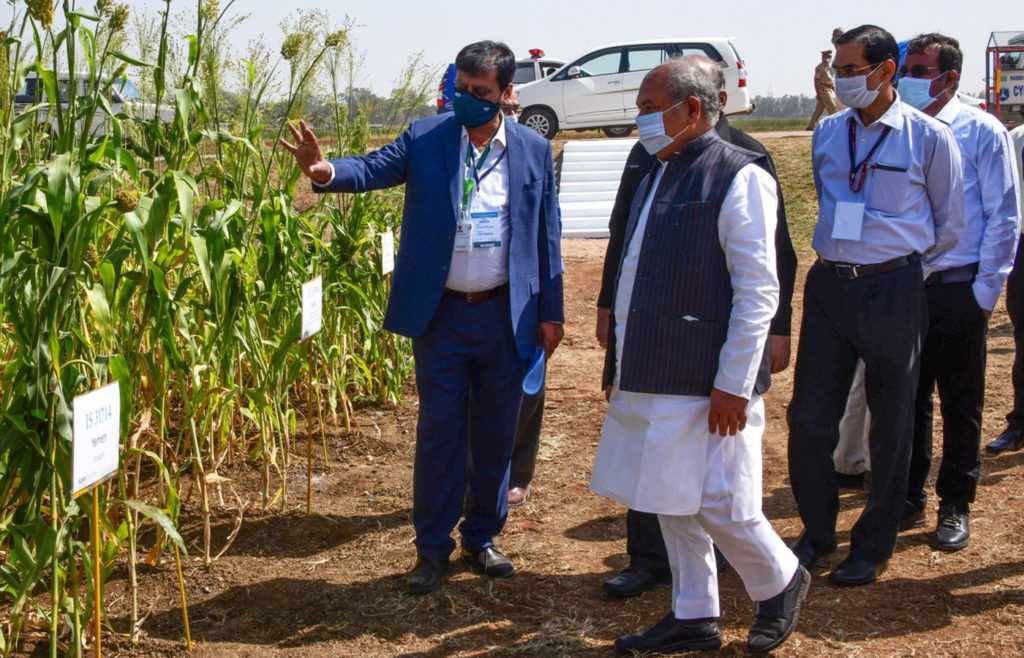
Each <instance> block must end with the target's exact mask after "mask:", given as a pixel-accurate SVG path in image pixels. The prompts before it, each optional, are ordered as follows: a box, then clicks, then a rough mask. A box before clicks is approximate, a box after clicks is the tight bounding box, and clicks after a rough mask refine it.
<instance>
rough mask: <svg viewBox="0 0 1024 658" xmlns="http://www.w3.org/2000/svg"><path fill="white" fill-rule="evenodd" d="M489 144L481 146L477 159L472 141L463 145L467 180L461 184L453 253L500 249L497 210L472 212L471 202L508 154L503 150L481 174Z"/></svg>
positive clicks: (489, 148) (489, 147) (488, 151)
mask: <svg viewBox="0 0 1024 658" xmlns="http://www.w3.org/2000/svg"><path fill="white" fill-rule="evenodd" d="M491 143H492V142H488V143H487V146H486V147H484V150H483V152H482V153H481V154H480V158H479V159H476V158H474V157H473V144H472V142H470V143H468V144H467V145H466V168H465V175H466V177H465V178H464V179H463V181H462V207H461V209H460V212H459V222H458V225H457V226H456V229H455V251H457V252H465V251H472V250H473V249H482V248H486V247H500V246H501V226H500V221H499V218H500V215H499V213H498V212H496V211H484V210H481V211H480V212H473V211H472V210H471V208H472V206H473V200H474V199H475V198H476V193H477V191H478V190H479V188H480V184H481V183H482V182H483V180H484V179H485V178H487V176H488V175H490V173H491V172H492V171H494V169H495V167H497V166H498V164H499V163H500V162H501V160H502V158H504V157H505V154H506V153H507V151H505V150H503V151H502V152H501V155H499V156H498V158H497V159H496V160H495V161H494V164H492V165H491V166H490V167H488V168H487V170H486V171H484V172H483V173H481V172H480V169H482V168H483V165H484V162H486V160H487V156H488V154H490V152H491Z"/></svg>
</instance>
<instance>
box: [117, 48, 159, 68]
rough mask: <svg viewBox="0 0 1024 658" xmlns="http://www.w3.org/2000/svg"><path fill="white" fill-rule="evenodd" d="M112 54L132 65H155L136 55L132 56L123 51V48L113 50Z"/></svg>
mask: <svg viewBox="0 0 1024 658" xmlns="http://www.w3.org/2000/svg"><path fill="white" fill-rule="evenodd" d="M110 54H111V55H113V56H114V57H116V58H118V59H119V60H121V61H122V62H124V63H126V64H131V65H132V66H145V67H150V66H153V64H150V63H149V62H144V61H142V60H141V59H137V58H135V57H132V56H131V55H129V54H128V53H126V52H124V51H121V50H111V51H110Z"/></svg>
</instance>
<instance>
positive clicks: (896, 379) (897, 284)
mask: <svg viewBox="0 0 1024 658" xmlns="http://www.w3.org/2000/svg"><path fill="white" fill-rule="evenodd" d="M926 324H927V308H926V302H925V293H924V282H923V281H922V276H921V265H920V263H912V264H910V265H907V266H904V267H901V268H899V269H896V270H891V271H889V272H882V273H878V274H870V275H867V276H862V277H858V278H855V279H841V278H839V277H838V276H837V275H836V274H835V273H834V272H833V271H831V270H829V269H826V268H825V267H824V266H822V265H820V264H815V265H814V266H813V267H812V268H811V270H810V272H809V273H808V275H807V284H806V286H805V287H804V315H803V322H802V325H801V328H800V347H799V351H798V353H797V359H796V372H795V382H794V386H793V400H792V402H791V403H790V406H789V412H788V420H789V477H790V482H791V484H792V488H793V495H794V497H795V498H796V503H797V508H798V510H799V512H800V518H801V520H802V521H803V524H804V528H805V529H806V531H807V533H808V536H809V538H810V540H811V543H812V544H813V545H814V546H815V547H817V548H819V549H824V548H826V547H827V546H829V545H830V544H832V542H833V541H835V532H836V530H835V528H836V517H837V516H838V513H839V491H838V488H837V486H836V480H835V472H834V469H833V463H832V453H833V452H834V451H835V448H836V444H837V443H838V442H839V420H840V419H841V418H842V415H843V410H844V408H845V406H846V399H847V397H848V395H849V393H850V384H851V383H852V381H853V373H854V369H855V368H856V365H857V359H858V357H859V358H861V359H863V360H864V366H865V378H864V379H865V392H866V394H867V401H868V408H869V409H870V410H871V430H870V433H869V438H868V449H869V452H870V454H871V492H870V494H869V495H868V500H867V505H866V506H865V508H864V511H863V512H862V513H861V516H860V518H859V519H858V520H857V522H856V524H854V526H853V530H852V532H851V536H850V555H851V556H853V557H855V558H858V559H861V560H867V561H869V562H881V561H883V560H886V559H888V558H889V557H890V556H891V555H892V552H893V549H894V547H895V545H896V534H897V532H898V531H899V523H900V517H901V515H902V512H903V505H904V501H905V500H906V497H907V475H908V469H909V465H910V447H911V437H912V434H913V429H914V427H913V424H914V396H915V393H916V391H917V380H918V366H919V361H920V354H921V342H922V338H923V335H924V330H925V328H926Z"/></svg>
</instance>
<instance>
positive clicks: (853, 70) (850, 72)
mask: <svg viewBox="0 0 1024 658" xmlns="http://www.w3.org/2000/svg"><path fill="white" fill-rule="evenodd" d="M884 63H885V62H879V63H878V64H865V65H864V66H854V65H853V64H848V65H846V66H843V67H840V68H836V67H834V66H830V67H828V69H829V70H830V71H832V75H834V76H836V77H837V78H852V77H853V76H855V75H857V74H859V73H860V72H861V71H863V70H864V69H871V70H872V71H874V70H875V69H877V68H878V67H879V66H881V65H882V64H884Z"/></svg>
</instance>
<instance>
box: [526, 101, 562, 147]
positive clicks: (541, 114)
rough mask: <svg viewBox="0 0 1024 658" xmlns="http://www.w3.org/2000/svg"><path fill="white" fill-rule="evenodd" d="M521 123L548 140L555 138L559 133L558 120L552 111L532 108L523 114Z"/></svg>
mask: <svg viewBox="0 0 1024 658" xmlns="http://www.w3.org/2000/svg"><path fill="white" fill-rule="evenodd" d="M519 123H521V124H523V125H524V126H526V127H527V128H529V129H530V130H532V131H534V132H535V133H537V134H538V135H540V136H541V137H544V138H546V139H551V138H553V137H554V136H555V133H557V132H558V119H556V118H555V115H554V114H552V113H551V111H550V110H546V109H544V108H542V107H531V108H530V109H528V110H526V111H525V112H523V116H522V117H520V118H519Z"/></svg>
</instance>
